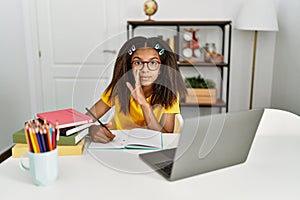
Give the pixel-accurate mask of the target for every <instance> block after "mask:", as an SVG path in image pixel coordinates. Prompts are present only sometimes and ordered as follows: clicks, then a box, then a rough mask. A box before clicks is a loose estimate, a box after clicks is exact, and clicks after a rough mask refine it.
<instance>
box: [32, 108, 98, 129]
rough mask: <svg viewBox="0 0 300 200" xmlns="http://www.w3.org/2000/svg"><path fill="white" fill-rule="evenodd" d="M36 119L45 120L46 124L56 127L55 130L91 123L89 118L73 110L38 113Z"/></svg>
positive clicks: (91, 120)
mask: <svg viewBox="0 0 300 200" xmlns="http://www.w3.org/2000/svg"><path fill="white" fill-rule="evenodd" d="M37 117H38V118H40V119H41V120H46V121H47V123H50V124H52V125H56V123H57V124H58V125H57V126H56V128H58V129H61V128H66V127H72V126H79V125H82V124H87V123H91V122H93V119H92V118H91V117H90V116H87V115H85V114H83V113H81V112H79V111H77V110H75V109H73V108H68V109H63V110H54V111H49V112H42V113H38V114H37Z"/></svg>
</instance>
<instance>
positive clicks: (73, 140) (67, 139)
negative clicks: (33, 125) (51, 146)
mask: <svg viewBox="0 0 300 200" xmlns="http://www.w3.org/2000/svg"><path fill="white" fill-rule="evenodd" d="M87 134H88V129H85V130H82V131H80V132H77V133H74V134H73V135H69V136H59V140H58V141H57V145H70V146H71V145H76V144H77V143H78V142H80V141H81V140H82V139H83V138H84V137H85V136H86V135H87ZM13 142H14V143H23V144H26V143H27V142H26V137H25V133H24V129H21V130H19V131H17V132H15V133H14V134H13Z"/></svg>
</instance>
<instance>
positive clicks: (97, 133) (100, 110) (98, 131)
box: [86, 99, 112, 143]
mask: <svg viewBox="0 0 300 200" xmlns="http://www.w3.org/2000/svg"><path fill="white" fill-rule="evenodd" d="M109 109H110V107H109V106H108V105H106V104H105V103H104V102H103V101H102V100H101V99H100V100H99V101H97V103H95V104H94V105H93V106H92V107H91V109H90V111H91V112H92V113H93V114H94V115H95V116H96V117H97V118H98V119H99V118H100V117H102V116H103V115H104V114H105V113H106V112H107V111H108V110H109ZM86 114H87V115H90V114H89V113H86ZM94 121H96V120H94ZM111 125H112V124H111V123H108V124H106V126H107V127H110V126H111ZM89 134H90V136H91V138H92V140H93V141H94V142H101V143H107V142H109V141H110V138H109V137H108V136H110V135H111V133H110V132H108V131H107V130H106V129H105V128H103V127H102V126H100V125H92V126H90V128H89Z"/></svg>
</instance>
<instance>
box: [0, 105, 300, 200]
mask: <svg viewBox="0 0 300 200" xmlns="http://www.w3.org/2000/svg"><path fill="white" fill-rule="evenodd" d="M267 111H268V112H266V113H265V114H264V116H263V119H262V123H261V124H260V126H259V129H258V131H257V135H256V138H255V141H254V143H253V146H252V149H251V152H250V155H249V157H248V160H247V161H246V163H244V164H241V165H236V166H233V167H229V168H226V169H221V170H217V171H214V172H210V173H206V174H202V175H198V176H194V177H190V178H186V179H182V180H179V181H175V182H168V181H166V180H165V179H164V178H162V177H161V176H160V175H159V174H157V173H155V172H152V171H151V169H150V168H149V167H148V166H147V165H146V164H144V163H143V162H142V161H141V160H139V158H138V156H137V154H138V153H139V152H140V151H135V150H133V151H119V150H114V151H98V152H97V153H95V154H90V153H89V152H88V151H85V152H84V154H83V156H73V157H71V156H70V157H59V178H58V180H57V181H56V182H55V184H53V185H51V186H48V187H37V186H35V185H34V184H32V182H31V179H30V177H29V174H27V173H25V172H23V171H22V170H20V169H19V166H18V163H19V159H13V158H9V159H7V160H6V161H4V162H3V163H2V164H1V165H0V187H1V193H0V198H1V199H4V200H6V199H31V200H32V199H39V200H42V199H45V200H47V199H49V200H50V199H51V200H53V198H58V199H71V200H73V199H105V200H108V199H124V200H125V199H126V200H127V199H146V200H147V199H149V200H150V199H151V200H153V199H172V200H174V199H187V200H190V199H217V200H221V199H222V200H224V199H230V200H235V199H236V200H241V199H242V200H245V199H246V200H247V199H249V200H250V199H251V200H253V199H272V200H275V199H289V200H291V199H300V191H299V185H300V123H299V122H300V119H299V117H298V116H295V115H291V114H290V113H286V112H283V111H278V110H267ZM279 122H280V123H279ZM165 137H169V136H165ZM175 137H176V136H175ZM167 140H168V144H167V146H168V147H172V146H174V145H176V139H174V138H173V137H172V136H171V137H169V138H167V139H166V140H165V141H166V142H167ZM95 158H97V159H95ZM188 164H191V163H188Z"/></svg>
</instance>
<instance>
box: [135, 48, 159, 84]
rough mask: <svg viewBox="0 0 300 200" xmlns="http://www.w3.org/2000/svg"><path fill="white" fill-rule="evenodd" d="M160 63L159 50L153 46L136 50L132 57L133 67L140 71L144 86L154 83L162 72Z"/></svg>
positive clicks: (141, 81)
mask: <svg viewBox="0 0 300 200" xmlns="http://www.w3.org/2000/svg"><path fill="white" fill-rule="evenodd" d="M160 63H161V61H160V58H159V55H158V53H157V51H156V50H154V49H152V48H143V49H138V50H136V51H135V52H134V54H133V55H132V59H131V66H132V69H133V70H139V72H140V73H139V75H140V83H141V85H142V86H149V85H151V84H153V83H154V81H155V80H156V79H157V77H158V75H159V74H160Z"/></svg>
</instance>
